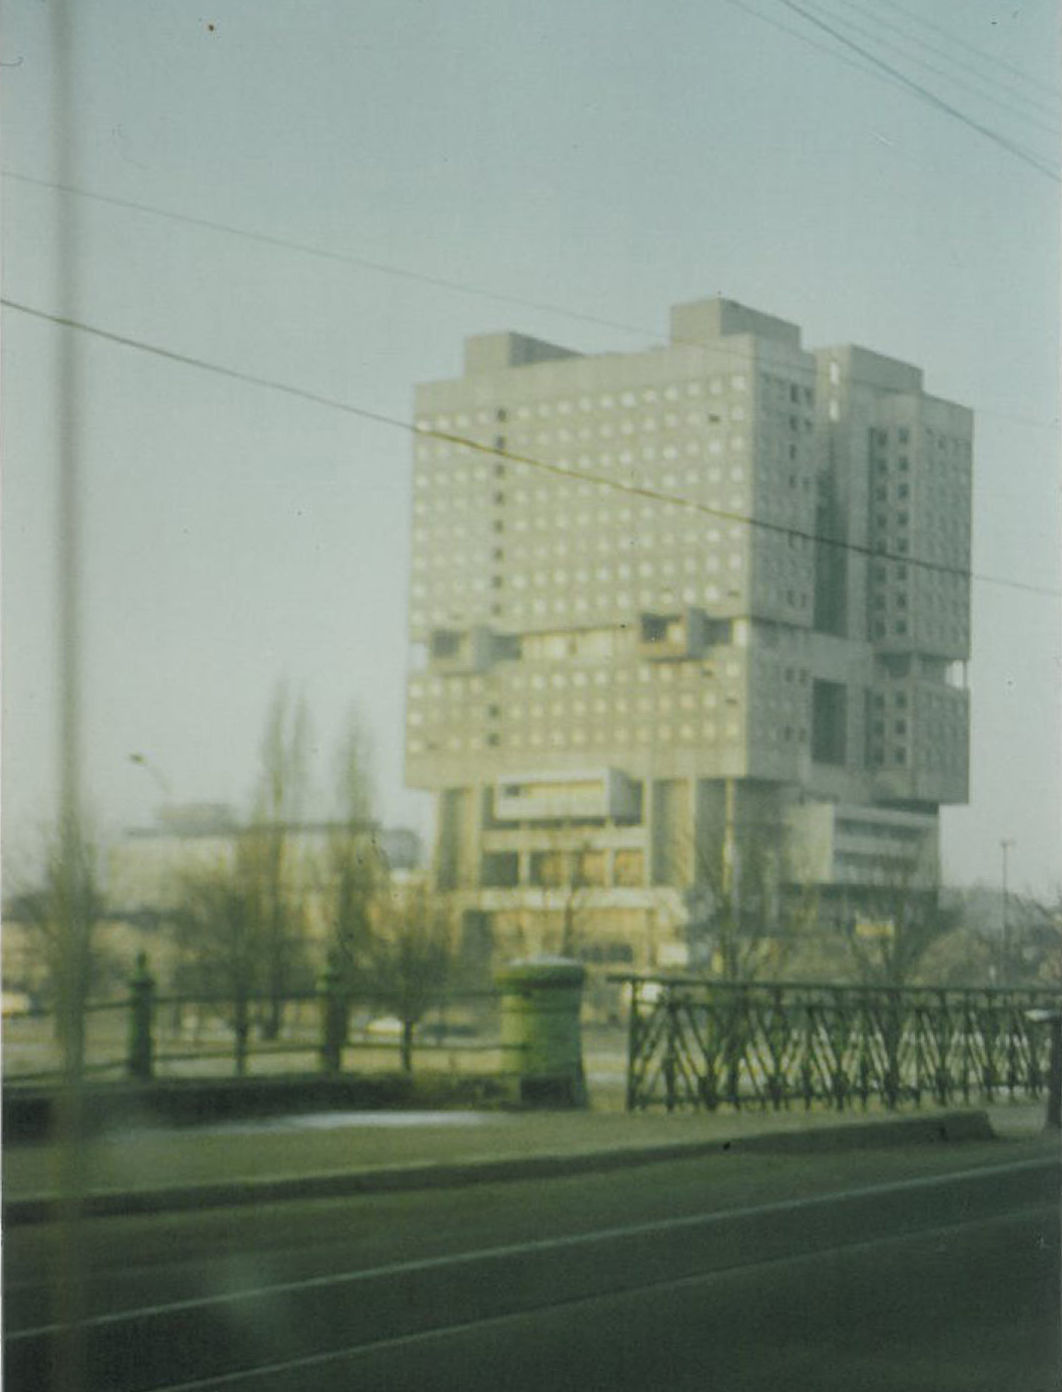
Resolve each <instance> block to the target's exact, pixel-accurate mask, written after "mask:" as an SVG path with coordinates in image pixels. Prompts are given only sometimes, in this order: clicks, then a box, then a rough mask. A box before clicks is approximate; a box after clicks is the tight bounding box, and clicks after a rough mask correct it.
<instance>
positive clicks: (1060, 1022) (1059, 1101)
mask: <svg viewBox="0 0 1062 1392" xmlns="http://www.w3.org/2000/svg"><path fill="white" fill-rule="evenodd" d="M1025 1018H1026V1019H1027V1020H1028V1021H1029V1022H1030V1023H1032V1024H1034V1025H1047V1026H1048V1028H1049V1029H1050V1031H1051V1033H1050V1036H1049V1038H1050V1041H1051V1052H1050V1055H1049V1059H1048V1065H1047V1117H1046V1119H1045V1125H1046V1127H1047V1129H1048V1130H1049V1131H1059V1130H1062V1010H1043V1009H1040V1010H1027V1011H1026V1012H1025Z"/></svg>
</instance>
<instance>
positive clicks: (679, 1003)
mask: <svg viewBox="0 0 1062 1392" xmlns="http://www.w3.org/2000/svg"><path fill="white" fill-rule="evenodd" d="M613 979H614V980H617V981H622V982H623V983H624V984H625V985H626V986H627V987H628V989H629V991H630V1017H629V1034H628V1058H627V1108H628V1110H629V1111H636V1110H640V1109H644V1108H647V1107H654V1106H664V1107H666V1108H667V1110H668V1111H674V1110H676V1109H677V1108H681V1107H705V1108H708V1109H715V1108H717V1107H719V1106H722V1105H728V1106H732V1107H739V1108H740V1107H744V1106H755V1107H761V1108H768V1107H771V1108H776V1109H780V1108H788V1107H791V1106H793V1105H794V1104H798V1105H802V1106H804V1107H805V1108H810V1107H811V1106H812V1105H813V1104H816V1103H818V1104H826V1105H829V1106H833V1107H836V1108H838V1109H843V1108H845V1107H851V1106H855V1105H857V1104H858V1105H860V1106H863V1107H866V1106H867V1105H868V1104H869V1102H870V1101H871V1099H876V1100H878V1101H880V1102H881V1103H883V1104H884V1105H885V1106H886V1107H889V1108H894V1107H898V1106H900V1105H902V1104H903V1103H912V1104H914V1105H915V1106H917V1105H919V1104H920V1103H921V1102H923V1101H927V1102H931V1103H933V1104H936V1105H939V1106H948V1105H949V1104H951V1103H954V1102H957V1101H960V1100H961V1101H962V1102H964V1103H965V1102H969V1101H970V1100H971V1098H975V1097H977V1098H984V1099H985V1100H987V1101H991V1100H992V1099H993V1098H998V1097H1000V1096H1001V1095H1003V1096H1011V1097H1014V1096H1026V1097H1037V1096H1039V1095H1040V1094H1041V1093H1042V1092H1043V1091H1044V1089H1045V1088H1046V1087H1047V1081H1048V1075H1049V1068H1050V1063H1049V1059H1050V1048H1051V1044H1050V1031H1049V1030H1047V1029H1045V1028H1044V1026H1043V1024H1042V1023H1041V1022H1039V1021H1038V1020H1037V1019H1036V1018H1035V1016H1034V1015H1033V1016H1030V1012H1035V1011H1037V1010H1039V1011H1041V1012H1044V1011H1058V1010H1059V1008H1060V1005H1062V1001H1060V998H1059V996H1058V995H1057V994H1056V993H1054V992H1050V991H1035V990H1004V989H987V988H986V989H984V990H957V989H942V988H940V989H938V988H935V987H908V988H902V989H901V988H890V987H868V986H833V985H821V984H805V983H793V982H755V983H751V982H737V983H726V982H719V981H703V980H691V979H687V978H659V977H658V978H645V977H638V976H623V977H615V978H613Z"/></svg>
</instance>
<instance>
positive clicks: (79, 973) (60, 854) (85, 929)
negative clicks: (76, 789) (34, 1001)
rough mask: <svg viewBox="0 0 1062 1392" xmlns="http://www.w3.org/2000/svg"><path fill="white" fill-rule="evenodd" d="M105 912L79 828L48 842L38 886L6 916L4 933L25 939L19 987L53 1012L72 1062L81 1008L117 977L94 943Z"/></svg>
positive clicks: (79, 1041) (78, 1046) (79, 1039)
mask: <svg viewBox="0 0 1062 1392" xmlns="http://www.w3.org/2000/svg"><path fill="white" fill-rule="evenodd" d="M105 911H106V910H105V904H104V899H103V894H102V892H101V890H100V887H99V880H98V875H97V869H96V850H95V847H94V846H93V845H92V843H91V842H90V841H89V840H88V839H87V838H86V837H85V835H84V832H83V830H82V829H81V828H80V827H79V828H76V829H75V831H74V832H73V834H68V835H67V836H65V837H63V836H60V835H58V834H55V835H53V836H51V837H49V839H48V841H47V844H46V846H45V856H44V871H43V875H42V877H41V882H40V883H39V884H38V885H35V886H34V887H32V888H30V889H26V890H23V891H21V892H19V893H17V894H15V896H14V897H13V899H12V901H11V902H10V903H9V904H8V905H7V906H6V910H5V917H6V918H7V919H8V920H9V931H12V930H14V928H15V925H19V926H20V927H21V929H22V931H23V932H24V933H25V935H26V957H27V966H26V974H27V980H26V981H25V982H23V983H21V984H23V985H25V986H26V987H28V988H29V989H30V990H31V991H32V993H33V994H34V995H36V996H38V997H39V998H41V999H43V1000H44V1001H46V1002H47V1003H48V1004H50V1005H52V1006H54V1007H56V1031H57V1033H58V1035H59V1037H60V1039H61V1040H62V1041H63V1044H64V1048H65V1049H67V1050H69V1051H72V1053H73V1055H74V1056H76V1057H77V1058H80V1057H81V1054H82V1050H83V1039H84V1007H85V1002H86V1001H87V1000H88V999H89V998H90V996H92V995H93V994H95V993H97V992H98V991H100V990H102V989H103V988H104V987H105V986H107V985H109V984H110V983H111V982H112V981H114V979H115V978H116V977H117V975H118V972H119V968H118V964H117V963H116V962H115V961H114V959H113V958H112V957H111V955H110V954H109V953H108V952H107V951H106V949H105V948H104V947H103V946H102V945H101V944H100V942H99V931H98V930H99V926H100V923H101V921H102V920H103V918H104V916H105ZM64 985H65V990H64ZM64 998H65V999H64ZM61 999H63V1004H64V1007H65V1008H64V1009H63V1010H59V1009H58V1006H59V1003H60V1000H61Z"/></svg>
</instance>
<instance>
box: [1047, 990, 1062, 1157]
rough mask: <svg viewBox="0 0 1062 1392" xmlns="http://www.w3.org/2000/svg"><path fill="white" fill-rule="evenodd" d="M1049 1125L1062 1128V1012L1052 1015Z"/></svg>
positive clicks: (1056, 1128)
mask: <svg viewBox="0 0 1062 1392" xmlns="http://www.w3.org/2000/svg"><path fill="white" fill-rule="evenodd" d="M1047 1126H1048V1128H1049V1129H1050V1130H1052V1131H1058V1130H1060V1129H1062V1014H1059V1013H1058V1012H1057V1011H1056V1013H1055V1014H1054V1015H1053V1016H1052V1017H1051V1061H1050V1063H1049V1064H1048V1070H1047Z"/></svg>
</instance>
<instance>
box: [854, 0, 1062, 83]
mask: <svg viewBox="0 0 1062 1392" xmlns="http://www.w3.org/2000/svg"><path fill="white" fill-rule="evenodd" d="M879 3H882V4H884V0H879ZM885 8H888V9H893V10H896V11H897V12H898V13H900V14H902V15H906V16H907V18H908V19H911V20H914V22H915V23H916V24H921V25H922V27H923V28H924V29H931V30H932V31H933V32H934V33H935V34H939V35H940V36H941V37H942V38H945V39H947V41H948V43H950V44H955V45H956V46H957V47H959V48H964V49H965V50H966V52H967V53H970V54H972V55H973V56H974V57H976V58H979V59H980V60H981V62H982V63H985V64H987V65H988V66H990V67H998V68H1005V69H1006V70H1007V71H1008V72H1011V73H1013V74H1014V76H1015V77H1018V78H1020V79H1021V81H1022V82H1023V83H1024V84H1025V85H1026V86H1029V87H1038V88H1039V89H1040V91H1041V92H1046V93H1047V95H1048V96H1049V97H1053V98H1054V99H1055V100H1056V101H1057V100H1058V98H1059V91H1058V88H1057V87H1052V86H1051V85H1050V84H1049V83H1047V82H1040V81H1039V80H1038V79H1037V78H1035V77H1033V76H1032V75H1031V74H1030V73H1027V72H1025V71H1024V69H1022V68H1019V67H1016V66H1015V64H1013V63H1008V62H1007V60H1006V59H1005V58H1000V57H999V56H998V55H997V54H994V53H985V52H984V50H983V49H980V48H977V47H975V45H974V44H971V43H967V42H966V40H965V39H960V38H959V36H958V34H953V33H951V32H950V31H949V30H947V29H945V28H943V27H942V26H941V25H939V24H934V23H933V21H932V20H931V19H926V17H925V15H924V14H919V13H918V12H917V11H916V10H909V9H907V8H906V7H905V6H903V5H900V4H898V3H897V0H892V3H891V5H885Z"/></svg>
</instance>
